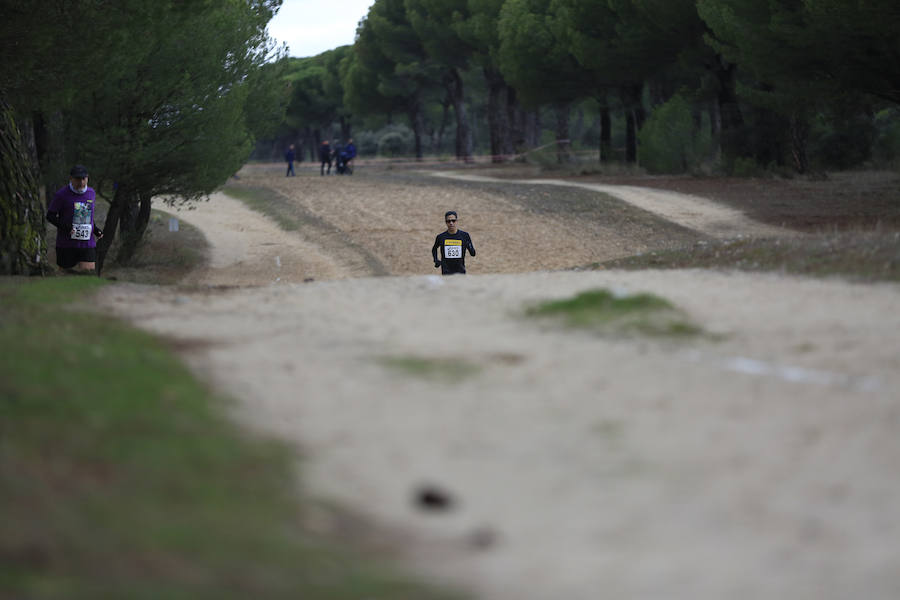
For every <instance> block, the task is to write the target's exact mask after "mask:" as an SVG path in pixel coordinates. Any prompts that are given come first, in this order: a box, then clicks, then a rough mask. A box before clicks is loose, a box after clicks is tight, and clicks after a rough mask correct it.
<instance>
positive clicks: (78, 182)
mask: <svg viewBox="0 0 900 600" xmlns="http://www.w3.org/2000/svg"><path fill="white" fill-rule="evenodd" d="M94 198H95V194H94V190H93V188H90V187H88V171H87V168H85V167H84V166H82V165H75V166H74V167H72V170H71V171H69V183H68V185H66V186H65V187H62V188H60V189H59V190H57V192H56V193H55V194H54V195H53V200H51V201H50V205H49V206H48V207H47V221H49V222H50V223H51V224H53V225H54V226H56V264H57V265H59V266H60V267H62V268H63V269H65V270H66V271H68V272H70V273H71V272H76V273H91V272H93V271H94V270H95V269H96V266H97V240H99V239H100V238H102V237H103V232H102V231H100V228H99V227H97V226H96V225H94Z"/></svg>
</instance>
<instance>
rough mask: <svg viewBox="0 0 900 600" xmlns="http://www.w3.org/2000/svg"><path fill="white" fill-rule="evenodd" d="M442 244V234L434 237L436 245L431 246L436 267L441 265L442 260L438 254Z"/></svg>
mask: <svg viewBox="0 0 900 600" xmlns="http://www.w3.org/2000/svg"><path fill="white" fill-rule="evenodd" d="M440 244H441V236H437V237H436V238H434V246H432V247H431V258H433V259H434V268H435V269H437V268H438V267H439V266H441V261H439V260H438V255H437V251H438V246H440Z"/></svg>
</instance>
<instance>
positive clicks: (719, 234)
mask: <svg viewBox="0 0 900 600" xmlns="http://www.w3.org/2000/svg"><path fill="white" fill-rule="evenodd" d="M433 175H434V176H437V177H447V178H449V179H456V180H460V181H476V182H478V181H480V182H494V183H503V182H504V181H508V180H504V179H496V178H492V177H485V176H481V175H472V174H469V173H452V172H446V171H445V172H440V171H438V172H434V173H433ZM519 183H529V184H531V185H552V186H568V187H578V188H582V189H586V190H591V191H594V192H600V193H603V194H609V195H610V196H613V197H614V198H618V199H620V200H623V201H625V202H627V203H629V204H631V205H633V206H636V207H638V208H641V209H643V210H646V211H648V212H651V213H654V214H656V215H659V216H661V217H663V218H664V219H667V220H669V221H671V222H673V223H677V224H679V225H682V226H684V227H687V228H689V229H695V230H697V231H700V232H702V233H704V234H706V235H710V236H712V237H716V238H729V237H734V236H735V235H752V236H777V235H785V230H784V229H781V228H779V227H772V226H770V225H766V224H765V223H760V222H758V221H754V220H753V219H750V218H748V217H747V216H745V215H744V214H743V213H741V212H740V211H737V210H734V209H733V208H730V207H727V206H723V205H721V204H718V203H716V202H713V201H712V200H707V199H706V198H701V197H699V196H694V195H692V194H682V193H679V192H670V191H663V190H655V189H651V188H645V187H638V186H632V185H603V184H599V183H579V182H573V181H564V180H560V179H527V180H524V181H519Z"/></svg>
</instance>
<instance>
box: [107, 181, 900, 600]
mask: <svg viewBox="0 0 900 600" xmlns="http://www.w3.org/2000/svg"><path fill="white" fill-rule="evenodd" d="M298 179H302V178H298ZM359 179H362V178H359ZM301 184H302V185H301ZM273 185H275V186H287V185H295V186H296V189H295V190H293V191H292V190H288V189H287V188H283V189H285V190H286V191H285V193H286V194H290V195H291V197H292V198H295V199H296V202H297V203H298V204H303V205H304V207H305V208H304V210H309V211H312V210H313V209H314V208H315V207H316V206H319V209H318V214H319V215H320V216H324V218H325V219H326V220H327V221H328V222H329V223H331V224H335V225H337V226H339V227H338V228H339V229H341V230H342V231H343V232H344V233H345V234H346V236H348V237H349V238H353V239H354V240H355V243H356V244H358V245H357V246H356V248H357V251H358V252H357V253H359V252H362V251H369V252H371V253H373V254H374V253H375V252H376V250H379V248H380V250H382V251H383V252H381V253H379V254H378V258H379V260H380V263H381V264H382V265H384V266H385V270H386V271H387V272H389V273H394V274H395V275H394V276H389V277H360V276H356V275H359V274H360V273H358V272H354V268H358V265H359V263H358V262H357V263H356V264H357V267H354V266H353V265H354V262H353V259H352V257H349V255H350V254H352V252H350V251H349V250H347V248H350V246H348V245H346V244H345V246H344V248H345V251H344V252H343V254H342V252H340V251H339V252H337V253H335V252H333V250H334V249H335V248H336V246H335V245H334V244H331V245H329V244H330V242H328V241H327V240H324V238H323V237H322V236H323V235H324V234H322V233H321V231H324V229H322V227H319V229H320V230H321V231H320V232H319V233H316V232H313V233H312V234H311V235H310V237H309V238H307V237H306V236H305V235H304V230H303V228H301V231H300V232H294V233H290V234H287V233H284V232H282V231H280V230H279V229H278V228H277V226H276V225H275V224H274V223H273V222H271V221H269V220H267V219H264V218H262V217H259V216H257V215H254V214H253V213H251V212H249V211H247V210H246V209H244V208H243V207H242V205H240V204H239V203H236V202H233V201H231V200H229V199H228V198H226V197H221V196H216V197H215V198H214V199H213V201H212V202H211V203H210V204H209V205H204V206H201V207H200V209H199V210H197V211H191V212H190V213H187V214H185V213H181V216H182V218H185V219H186V220H189V221H191V222H192V223H194V224H196V225H197V226H199V227H201V229H202V230H203V231H204V232H205V233H206V235H207V237H208V238H209V240H210V242H211V244H212V246H213V249H214V251H213V256H214V257H216V259H215V261H214V262H213V264H212V268H211V269H209V270H208V271H207V272H205V273H203V274H198V276H197V277H196V278H195V281H194V283H196V284H208V285H232V284H240V285H243V286H244V287H240V288H236V289H224V290H223V289H221V288H215V287H212V288H211V287H208V285H193V286H189V287H181V288H151V287H140V286H131V285H125V284H123V285H117V286H115V287H110V288H109V289H108V291H107V293H106V296H105V297H104V298H103V302H104V304H105V306H107V307H109V308H110V309H111V310H113V311H115V312H116V313H118V314H120V315H123V316H125V317H127V318H129V319H131V320H132V321H133V322H135V323H136V324H138V325H140V326H141V327H144V328H146V329H148V330H150V331H154V332H158V333H161V334H165V335H169V336H172V337H174V338H177V339H180V340H183V341H184V342H185V344H183V347H185V348H189V349H190V350H187V351H186V353H185V357H186V360H187V361H188V362H189V364H190V365H192V366H193V367H194V368H195V370H196V371H197V372H198V373H200V374H201V375H202V376H203V377H205V378H207V379H208V380H210V381H212V382H214V383H215V384H216V385H217V386H219V387H221V388H222V389H224V390H227V391H228V393H230V394H231V395H232V396H233V397H235V398H236V399H237V400H238V403H237V408H236V414H237V418H239V419H240V420H241V421H242V422H244V423H246V424H247V425H249V426H252V427H254V428H257V429H259V430H261V431H264V432H268V433H273V434H275V435H278V436H280V437H282V438H283V439H286V440H288V441H290V442H291V443H294V444H296V445H297V447H298V449H299V450H300V452H301V453H302V455H303V456H304V457H305V459H306V460H305V463H304V477H305V482H306V483H307V484H308V488H309V489H310V490H311V491H312V492H313V493H315V494H317V495H320V496H321V497H323V498H327V499H329V500H332V501H336V502H338V503H340V504H342V505H344V506H347V507H349V508H351V509H353V510H354V511H357V512H358V513H361V514H363V515H365V516H367V517H369V518H371V519H372V520H373V521H374V522H376V523H378V524H379V526H380V527H382V528H384V530H386V531H389V532H391V536H390V537H391V539H393V540H394V541H395V542H397V541H398V540H399V542H398V543H397V544H396V547H395V548H394V550H395V551H396V552H397V553H398V554H399V556H400V557H401V558H402V559H403V561H404V562H405V563H406V564H407V565H408V566H409V567H411V568H413V569H414V570H416V571H418V572H420V573H423V574H426V575H428V576H432V577H434V578H436V579H437V580H439V581H447V582H451V583H452V584H453V585H454V586H456V587H458V588H462V589H468V590H471V591H472V592H474V593H475V595H476V596H477V597H480V598H484V599H488V600H513V599H515V600H550V599H553V600H558V599H559V598H566V599H567V600H589V599H591V600H593V599H596V598H605V597H609V598H679V599H680V598H684V599H692V600H693V599H698V598H701V599H721V598H729V599H732V598H738V599H739V598H747V599H750V598H753V599H756V598H792V599H795V600H799V599H806V598H808V599H821V598H849V597H861V598H897V597H900V478H898V477H897V476H896V465H897V464H900V436H898V428H900V394H898V393H897V389H898V385H900V343H898V339H900V338H898V332H900V311H898V310H897V306H898V300H900V287H898V286H896V285H854V284H849V283H845V282H841V281H821V280H809V279H799V278H792V277H785V276H779V275H776V274H770V275H759V274H747V273H717V272H707V271H666V272H662V271H647V272H617V271H592V272H576V271H550V270H538V269H537V268H536V269H534V270H533V271H532V272H521V273H505V274H504V273H499V272H495V273H490V272H488V271H490V270H491V268H489V267H491V264H492V263H491V261H492V260H494V259H495V258H496V257H490V254H489V252H488V250H487V249H488V248H492V245H491V243H490V240H488V239H487V237H488V236H487V235H485V234H484V233H485V232H484V231H481V234H482V235H481V237H480V238H479V237H477V236H474V234H473V237H474V238H475V242H476V247H478V250H479V255H478V257H476V259H475V260H474V261H472V264H473V268H472V269H471V271H472V272H473V274H470V275H469V276H467V277H455V278H446V279H444V278H440V277H438V276H436V275H434V274H433V273H434V272H433V270H432V269H431V264H430V260H429V257H428V254H427V253H428V249H429V248H430V245H431V240H432V239H433V235H434V234H435V233H436V231H434V227H429V224H431V225H433V224H434V223H433V221H434V214H435V213H434V209H435V208H436V206H432V205H430V204H428V203H427V202H426V201H425V200H422V203H423V206H421V207H419V208H416V205H415V204H414V203H411V204H404V205H403V206H402V207H401V208H402V210H403V211H407V210H409V211H413V212H415V215H418V216H416V218H414V219H412V221H413V222H414V223H415V224H414V225H412V226H410V229H411V230H412V229H415V231H411V232H410V234H409V237H413V238H415V239H416V241H417V245H416V244H412V243H410V244H409V247H408V248H407V247H405V246H404V247H401V248H396V247H390V248H385V245H387V244H389V241H388V240H389V239H390V237H385V238H378V239H377V242H373V241H372V240H370V239H368V238H367V236H368V235H369V234H370V233H371V222H372V221H371V220H372V219H376V221H375V222H378V221H377V219H378V218H379V217H381V216H384V213H383V211H384V210H385V207H386V206H390V203H391V198H390V196H392V194H391V193H388V194H387V196H389V197H387V198H379V197H378V195H379V193H380V192H379V186H372V185H370V186H369V189H368V190H367V191H366V194H368V198H363V199H359V198H354V197H353V191H354V190H355V191H356V192H357V193H362V191H361V190H362V189H363V188H362V187H358V188H357V187H352V186H354V185H361V184H360V183H359V182H358V181H356V180H354V183H353V184H351V183H350V178H330V179H329V178H325V180H324V181H319V180H318V179H313V178H306V179H305V180H303V181H302V182H287V183H285V182H282V181H280V180H279V181H274V180H273ZM323 186H328V187H327V190H329V194H324V193H323V189H326V188H324V187H323ZM341 189H343V192H341V193H342V194H344V196H342V197H341V201H342V202H346V206H345V207H344V208H346V209H347V211H346V213H345V214H344V216H341V210H342V208H341V206H340V202H338V201H334V197H335V196H334V194H332V193H331V192H334V193H338V192H339V191H340V190H341ZM393 191H396V190H393ZM448 193H450V191H448ZM629 193H631V194H637V195H640V193H641V192H640V190H629ZM323 196H329V197H330V198H331V199H332V202H331V204H326V203H324V202H322V197H323ZM451 200H452V201H453V202H454V203H456V205H457V206H465V207H466V209H467V210H469V211H470V212H466V213H465V214H476V213H475V210H476V209H478V208H483V207H482V206H481V205H480V204H479V203H481V202H483V200H484V199H480V198H478V197H465V198H463V197H460V198H444V199H443V201H444V202H446V201H451ZM484 201H486V200H484ZM669 201H670V202H672V203H677V202H684V203H687V202H690V201H691V200H690V199H689V198H688V199H685V198H680V197H678V196H671V197H669ZM645 202H649V201H645ZM705 205H706V203H705V202H695V203H693V204H690V205H687V204H684V205H682V213H685V212H688V213H689V212H697V213H698V214H701V213H703V210H704V209H703V207H704V206H705ZM368 206H374V207H375V209H374V212H373V213H369V212H367V208H366V207H368ZM486 206H487V205H486V204H485V207H486ZM645 207H646V206H645ZM494 210H496V211H497V212H498V214H503V211H504V210H505V211H506V213H505V214H506V222H505V225H506V227H510V228H516V227H520V226H521V227H522V228H523V230H525V231H527V232H528V235H529V236H532V235H535V236H537V235H539V234H540V232H539V231H537V230H536V229H529V228H536V227H539V226H542V227H545V228H547V229H548V236H550V238H551V239H556V238H559V239H562V238H565V235H564V232H565V231H567V230H569V229H568V228H578V227H582V228H584V227H587V225H585V224H583V223H577V222H573V223H564V222H561V223H559V224H551V225H547V223H543V224H540V225H538V224H534V223H529V219H527V218H524V217H525V215H523V216H522V217H521V218H517V212H516V209H515V207H513V206H505V205H502V203H501V206H499V208H496V207H495V209H494ZM379 211H381V212H380V214H379ZM416 211H418V212H416ZM420 213H421V214H420ZM440 214H442V213H440ZM719 216H720V215H716V216H715V217H714V218H713V217H710V218H707V217H700V219H701V221H703V220H704V219H705V220H706V221H709V219H712V220H715V219H718V218H719ZM706 221H703V222H706ZM741 222H742V221H740V219H738V220H737V221H735V222H733V223H732V224H731V225H729V226H733V227H739V226H740V223H741ZM366 223H369V224H370V226H369V227H366ZM320 225H321V224H320ZM555 227H559V228H561V230H560V231H556V229H554V228H555ZM464 228H465V225H464ZM419 229H421V231H419ZM235 230H238V231H240V233H241V235H240V236H239V238H240V241H236V239H235V237H234V231H235ZM333 233H334V232H333V231H332V234H333ZM554 236H556V237H554ZM332 237H333V236H332ZM601 237H602V236H601ZM323 240H324V241H323ZM332 241H333V240H332ZM346 241H347V240H346V239H344V240H343V242H342V243H345V242H346ZM535 241H536V243H544V242H543V241H542V240H539V239H537V238H535ZM407 242H408V240H406V241H405V242H404V243H407ZM479 242H480V246H479ZM267 244H268V245H267ZM367 244H370V245H368V246H367ZM423 244H424V246H425V248H424V251H423V248H422V245H423ZM620 244H621V245H620ZM627 246H628V242H627V240H625V241H622V240H618V239H617V238H613V240H612V242H611V243H610V245H609V246H608V247H604V248H601V250H602V252H607V253H608V254H615V253H616V252H622V251H624V250H626V249H628V248H627ZM360 248H362V250H360ZM329 250H331V251H332V252H330V251H329ZM493 250H494V251H501V250H503V247H502V246H496V245H495V246H493ZM506 250H507V251H508V249H506ZM515 250H516V251H522V250H527V248H525V246H521V247H520V246H517V247H516V248H515ZM226 251H227V253H226ZM575 251H577V252H581V253H582V254H584V253H586V252H587V251H585V250H582V249H575ZM423 252H424V257H423V256H422V254H423ZM602 252H601V254H602ZM386 254H390V256H391V257H390V258H389V259H385V258H384V257H385V255H386ZM582 254H578V256H576V257H575V259H574V260H572V264H583V262H586V261H583V260H582V259H583V258H585V256H583V255H582ZM523 256H526V257H527V256H531V254H528V255H521V254H511V255H509V256H506V257H505V258H503V260H497V262H496V263H495V265H494V267H493V268H496V269H497V270H499V269H500V267H499V266H496V265H501V264H505V265H507V266H509V265H516V266H518V267H519V268H520V270H522V269H523V267H522V264H523V262H526V263H527V258H525V259H523ZM275 257H280V259H279V262H280V264H281V267H278V266H277V264H276V261H275ZM348 257H349V258H348ZM545 269H546V267H545ZM416 272H418V273H419V274H417V275H413V274H412V273H416ZM308 278H314V279H315V281H311V282H307V283H303V281H304V279H308ZM248 284H255V285H248ZM594 288H609V289H612V290H615V291H616V293H621V294H624V293H629V292H644V291H648V292H652V293H655V294H658V295H660V296H663V297H665V298H667V299H669V300H670V301H672V302H673V303H675V304H676V305H677V306H679V307H680V308H682V309H683V310H685V311H686V312H687V314H688V315H689V316H690V318H691V319H692V320H693V321H694V322H695V323H697V324H699V325H701V326H702V327H703V328H704V330H705V331H706V332H708V334H709V335H705V336H701V337H700V338H695V339H689V340H659V339H648V338H639V337H638V338H629V337H621V336H610V335H601V334H599V333H590V332H579V331H571V330H566V329H562V328H559V327H557V326H555V325H553V324H547V323H535V322H533V321H530V320H528V319H525V318H524V317H523V315H522V312H523V310H524V308H525V307H526V306H528V305H529V304H530V303H532V302H535V301H538V300H542V299H549V298H566V297H570V296H572V295H573V294H575V293H576V292H579V291H582V290H587V289H594ZM434 364H437V365H439V369H438V370H437V372H434V371H431V370H429V369H427V368H425V367H428V366H429V365H434ZM415 365H420V366H423V369H422V370H420V371H416V370H415V369H412V368H409V367H414V366H415ZM423 485H428V486H434V487H435V488H437V489H440V490H443V491H444V492H446V493H447V494H448V495H450V496H451V498H452V499H453V503H452V505H451V508H450V510H446V511H422V510H420V509H418V508H417V507H416V506H415V505H414V503H413V502H412V499H413V496H414V493H415V491H416V490H417V489H420V487H421V486H423ZM320 526H322V527H327V526H328V524H327V523H324V524H320Z"/></svg>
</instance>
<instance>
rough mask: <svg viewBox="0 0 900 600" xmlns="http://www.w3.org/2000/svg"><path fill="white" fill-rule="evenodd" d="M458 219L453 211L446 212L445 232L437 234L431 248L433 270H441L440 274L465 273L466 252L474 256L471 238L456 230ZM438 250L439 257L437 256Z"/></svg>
mask: <svg viewBox="0 0 900 600" xmlns="http://www.w3.org/2000/svg"><path fill="white" fill-rule="evenodd" d="M457 219H458V217H457V215H456V211H455V210H450V211H447V214H445V215H444V221H445V222H446V223H447V231H445V232H443V233H440V234H438V236H437V237H436V238H435V239H434V246H432V247H431V257H432V258H433V259H434V268H435V269H436V268H438V267H440V268H441V274H443V275H453V274H454V273H462V274H465V272H466V250H468V251H469V254H471V255H472V256H475V246H473V245H472V238H470V237H469V234H468V233H466V232H465V231H462V230H460V229H457V228H456V220H457ZM438 250H440V255H439V254H438Z"/></svg>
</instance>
